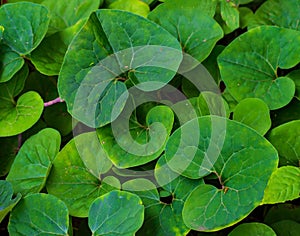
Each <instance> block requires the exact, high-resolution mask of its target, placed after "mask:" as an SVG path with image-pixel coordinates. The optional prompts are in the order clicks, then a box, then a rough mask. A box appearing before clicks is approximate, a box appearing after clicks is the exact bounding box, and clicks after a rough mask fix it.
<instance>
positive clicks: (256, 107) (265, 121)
mask: <svg viewBox="0 0 300 236" xmlns="http://www.w3.org/2000/svg"><path fill="white" fill-rule="evenodd" d="M233 119H234V120H236V121H239V122H241V123H244V124H245V125H248V126H249V127H251V128H253V129H255V130H256V131H257V132H258V133H260V134H261V135H265V134H266V133H267V131H268V130H269V129H270V128H271V118H270V110H269V108H268V105H267V104H266V103H265V102H264V101H262V100H261V99H259V98H246V99H244V100H242V101H240V102H239V104H238V105H237V106H236V107H235V110H234V113H233Z"/></svg>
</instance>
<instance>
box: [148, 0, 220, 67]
mask: <svg viewBox="0 0 300 236" xmlns="http://www.w3.org/2000/svg"><path fill="white" fill-rule="evenodd" d="M181 2H182V1H181V0H179V1H178V0H175V1H172V4H171V2H170V3H169V2H167V3H164V4H161V5H159V6H158V7H156V8H155V9H154V10H153V11H151V13H150V14H149V19H151V20H153V21H154V22H156V23H158V24H159V25H161V26H162V27H164V28H165V29H166V30H168V31H169V32H170V33H171V34H172V35H173V36H174V37H176V38H177V40H178V41H179V42H180V45H181V47H182V50H183V51H184V52H186V53H187V54H189V55H191V56H192V57H194V58H195V59H197V60H198V61H199V62H202V61H203V60H204V59H205V58H206V57H207V56H208V55H209V54H210V53H211V51H212V49H213V47H214V46H215V44H216V42H217V41H218V40H219V39H221V38H222V37H223V31H222V28H221V27H220V26H219V24H218V23H217V22H216V21H215V20H214V19H213V18H212V17H210V16H207V15H206V14H199V11H202V9H201V8H200V6H197V7H195V6H190V5H189V4H187V5H186V4H184V5H180V3H181Z"/></svg>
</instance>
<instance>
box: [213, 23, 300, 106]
mask: <svg viewBox="0 0 300 236" xmlns="http://www.w3.org/2000/svg"><path fill="white" fill-rule="evenodd" d="M299 43H300V32H298V31H295V30H290V29H284V28H278V27H274V26H261V27H256V28H254V29H252V30H249V31H248V32H246V33H244V34H242V35H241V36H239V37H237V38H236V39H235V40H234V41H233V42H231V43H230V45H228V46H227V47H226V48H225V50H224V51H223V52H222V53H221V54H220V56H219V58H218V63H219V67H220V72H221V76H222V79H223V80H224V82H225V84H226V89H228V90H229V92H230V94H231V95H232V96H233V97H234V98H235V99H236V100H237V101H241V100H243V99H244V98H248V97H255V98H260V99H262V100H263V101H264V102H265V103H267V104H268V106H269V108H270V109H271V110H275V109H278V108H281V107H283V106H285V105H287V104H288V103H289V102H290V101H291V100H292V98H293V96H294V93H295V84H294V82H293V81H292V80H291V79H290V78H288V77H279V76H278V74H277V70H278V68H281V69H288V68H292V67H293V66H295V65H296V64H298V63H299V61H300V56H299V55H300V48H299V46H298V45H299Z"/></svg>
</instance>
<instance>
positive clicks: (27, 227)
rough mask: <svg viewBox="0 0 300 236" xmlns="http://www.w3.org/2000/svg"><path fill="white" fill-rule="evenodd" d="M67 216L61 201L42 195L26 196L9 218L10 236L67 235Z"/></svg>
mask: <svg viewBox="0 0 300 236" xmlns="http://www.w3.org/2000/svg"><path fill="white" fill-rule="evenodd" d="M68 227H69V215H68V209H67V207H66V205H65V204H64V202H63V201H61V200H59V199H58V198H56V197H54V196H52V195H50V194H43V193H36V194H31V195H28V196H26V197H25V198H24V199H22V200H21V201H20V202H19V204H18V205H17V206H16V207H15V208H14V209H13V211H12V212H11V215H10V218H9V224H8V231H9V233H10V235H16V236H19V235H20V236H22V235H65V236H67V235H68Z"/></svg>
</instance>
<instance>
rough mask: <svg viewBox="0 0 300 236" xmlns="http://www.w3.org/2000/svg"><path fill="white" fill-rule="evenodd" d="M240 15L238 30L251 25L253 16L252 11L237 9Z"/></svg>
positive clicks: (245, 8)
mask: <svg viewBox="0 0 300 236" xmlns="http://www.w3.org/2000/svg"><path fill="white" fill-rule="evenodd" d="M239 14H240V16H239V17H240V28H241V29H244V28H246V27H247V26H248V25H251V23H252V20H253V17H254V14H253V11H252V10H251V9H250V8H248V7H239Z"/></svg>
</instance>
